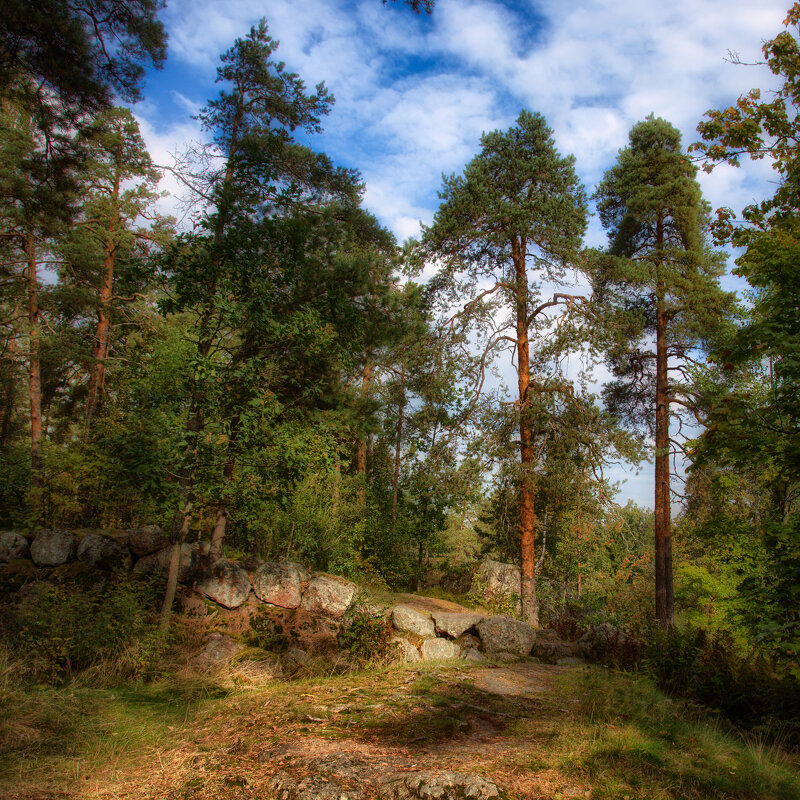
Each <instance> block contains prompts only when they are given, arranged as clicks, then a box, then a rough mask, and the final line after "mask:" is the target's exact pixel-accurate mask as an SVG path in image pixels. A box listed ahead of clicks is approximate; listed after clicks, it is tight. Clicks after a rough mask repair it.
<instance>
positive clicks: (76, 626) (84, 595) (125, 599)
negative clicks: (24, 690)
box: [0, 575, 165, 684]
mask: <svg viewBox="0 0 800 800" xmlns="http://www.w3.org/2000/svg"><path fill="white" fill-rule="evenodd" d="M158 594H159V590H158V588H157V587H156V586H155V585H154V584H153V583H151V582H149V581H143V580H137V579H135V578H134V577H133V576H128V575H126V576H119V577H115V578H113V579H108V580H101V581H99V582H92V581H89V580H84V581H82V582H80V581H79V582H77V583H75V584H71V585H59V584H55V583H46V582H41V583H36V584H32V585H31V587H30V588H29V589H28V590H27V591H25V592H24V593H23V594H22V597H19V596H17V597H16V598H14V599H13V600H12V601H9V603H8V604H7V605H6V607H5V608H4V609H3V617H4V624H3V626H2V628H1V629H0V639H2V643H3V644H5V645H6V646H7V647H8V648H9V649H10V650H11V651H12V652H14V653H18V654H20V655H22V656H23V660H24V662H25V664H26V670H25V671H26V675H25V677H27V678H29V679H32V680H36V681H45V682H48V683H56V684H57V683H63V682H64V681H67V680H69V679H71V678H72V677H74V676H75V675H76V674H77V673H79V672H81V671H83V670H86V669H88V668H90V667H93V668H95V669H96V670H97V671H98V672H100V673H103V674H105V676H106V677H110V678H114V679H119V678H134V679H138V678H145V677H148V676H149V675H150V674H151V673H152V672H153V670H154V668H155V665H156V662H157V660H158V657H159V656H160V655H161V653H162V652H163V648H164V645H165V640H164V637H163V635H162V634H161V633H160V632H159V630H158V627H157V616H156V608H157V603H158Z"/></svg>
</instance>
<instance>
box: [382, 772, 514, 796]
mask: <svg viewBox="0 0 800 800" xmlns="http://www.w3.org/2000/svg"><path fill="white" fill-rule="evenodd" d="M382 783H383V785H382V786H381V789H380V798H381V800H456V798H464V800H492V798H499V797H500V796H501V795H500V789H499V788H498V787H497V785H496V784H494V783H492V782H491V781H489V780H487V779H486V778H481V777H480V776H478V775H468V774H466V773H463V772H434V771H432V770H424V771H422V772H412V773H399V774H394V775H390V776H389V777H388V778H385V779H384V781H383V782H382Z"/></svg>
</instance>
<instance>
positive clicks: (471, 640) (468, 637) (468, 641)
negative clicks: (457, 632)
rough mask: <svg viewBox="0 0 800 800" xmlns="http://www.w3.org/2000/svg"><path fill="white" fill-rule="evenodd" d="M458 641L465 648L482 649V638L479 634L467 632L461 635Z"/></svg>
mask: <svg viewBox="0 0 800 800" xmlns="http://www.w3.org/2000/svg"><path fill="white" fill-rule="evenodd" d="M458 643H459V644H460V645H461V647H462V648H464V649H465V650H469V649H470V648H473V649H475V650H480V648H481V640H480V639H479V638H478V637H477V636H473V635H472V634H471V633H465V634H464V635H463V636H459V637H458Z"/></svg>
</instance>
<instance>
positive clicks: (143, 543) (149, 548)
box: [128, 525, 169, 558]
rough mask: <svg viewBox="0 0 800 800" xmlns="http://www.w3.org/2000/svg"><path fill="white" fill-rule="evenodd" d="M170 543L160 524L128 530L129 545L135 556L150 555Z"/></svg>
mask: <svg viewBox="0 0 800 800" xmlns="http://www.w3.org/2000/svg"><path fill="white" fill-rule="evenodd" d="M168 545H169V537H168V536H167V534H166V533H164V531H163V530H161V528H159V527H158V525H145V526H144V527H142V528H131V529H130V530H129V531H128V547H129V548H130V550H131V553H133V554H134V555H135V556H137V557H139V558H141V557H142V556H149V555H150V553H155V552H156V551H157V550H163V549H164V548H165V547H167V546H168Z"/></svg>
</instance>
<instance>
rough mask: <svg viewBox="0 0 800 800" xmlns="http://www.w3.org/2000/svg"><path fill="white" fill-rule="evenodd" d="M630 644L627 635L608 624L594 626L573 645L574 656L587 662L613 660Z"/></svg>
mask: <svg viewBox="0 0 800 800" xmlns="http://www.w3.org/2000/svg"><path fill="white" fill-rule="evenodd" d="M630 644H631V640H630V638H629V637H628V635H627V634H626V633H625V632H624V631H621V630H620V629H619V628H617V627H615V626H614V625H612V624H611V623H610V622H603V623H601V624H600V625H595V626H594V627H593V628H590V629H589V630H588V631H586V633H584V634H583V636H581V638H580V639H578V641H577V642H576V643H575V650H576V653H575V654H576V655H580V656H583V657H584V658H586V659H588V660H589V661H607V660H612V661H613V660H615V659H616V658H617V657H619V656H620V655H623V651H624V650H626V649H627V648H628V646H629V645H630Z"/></svg>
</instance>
